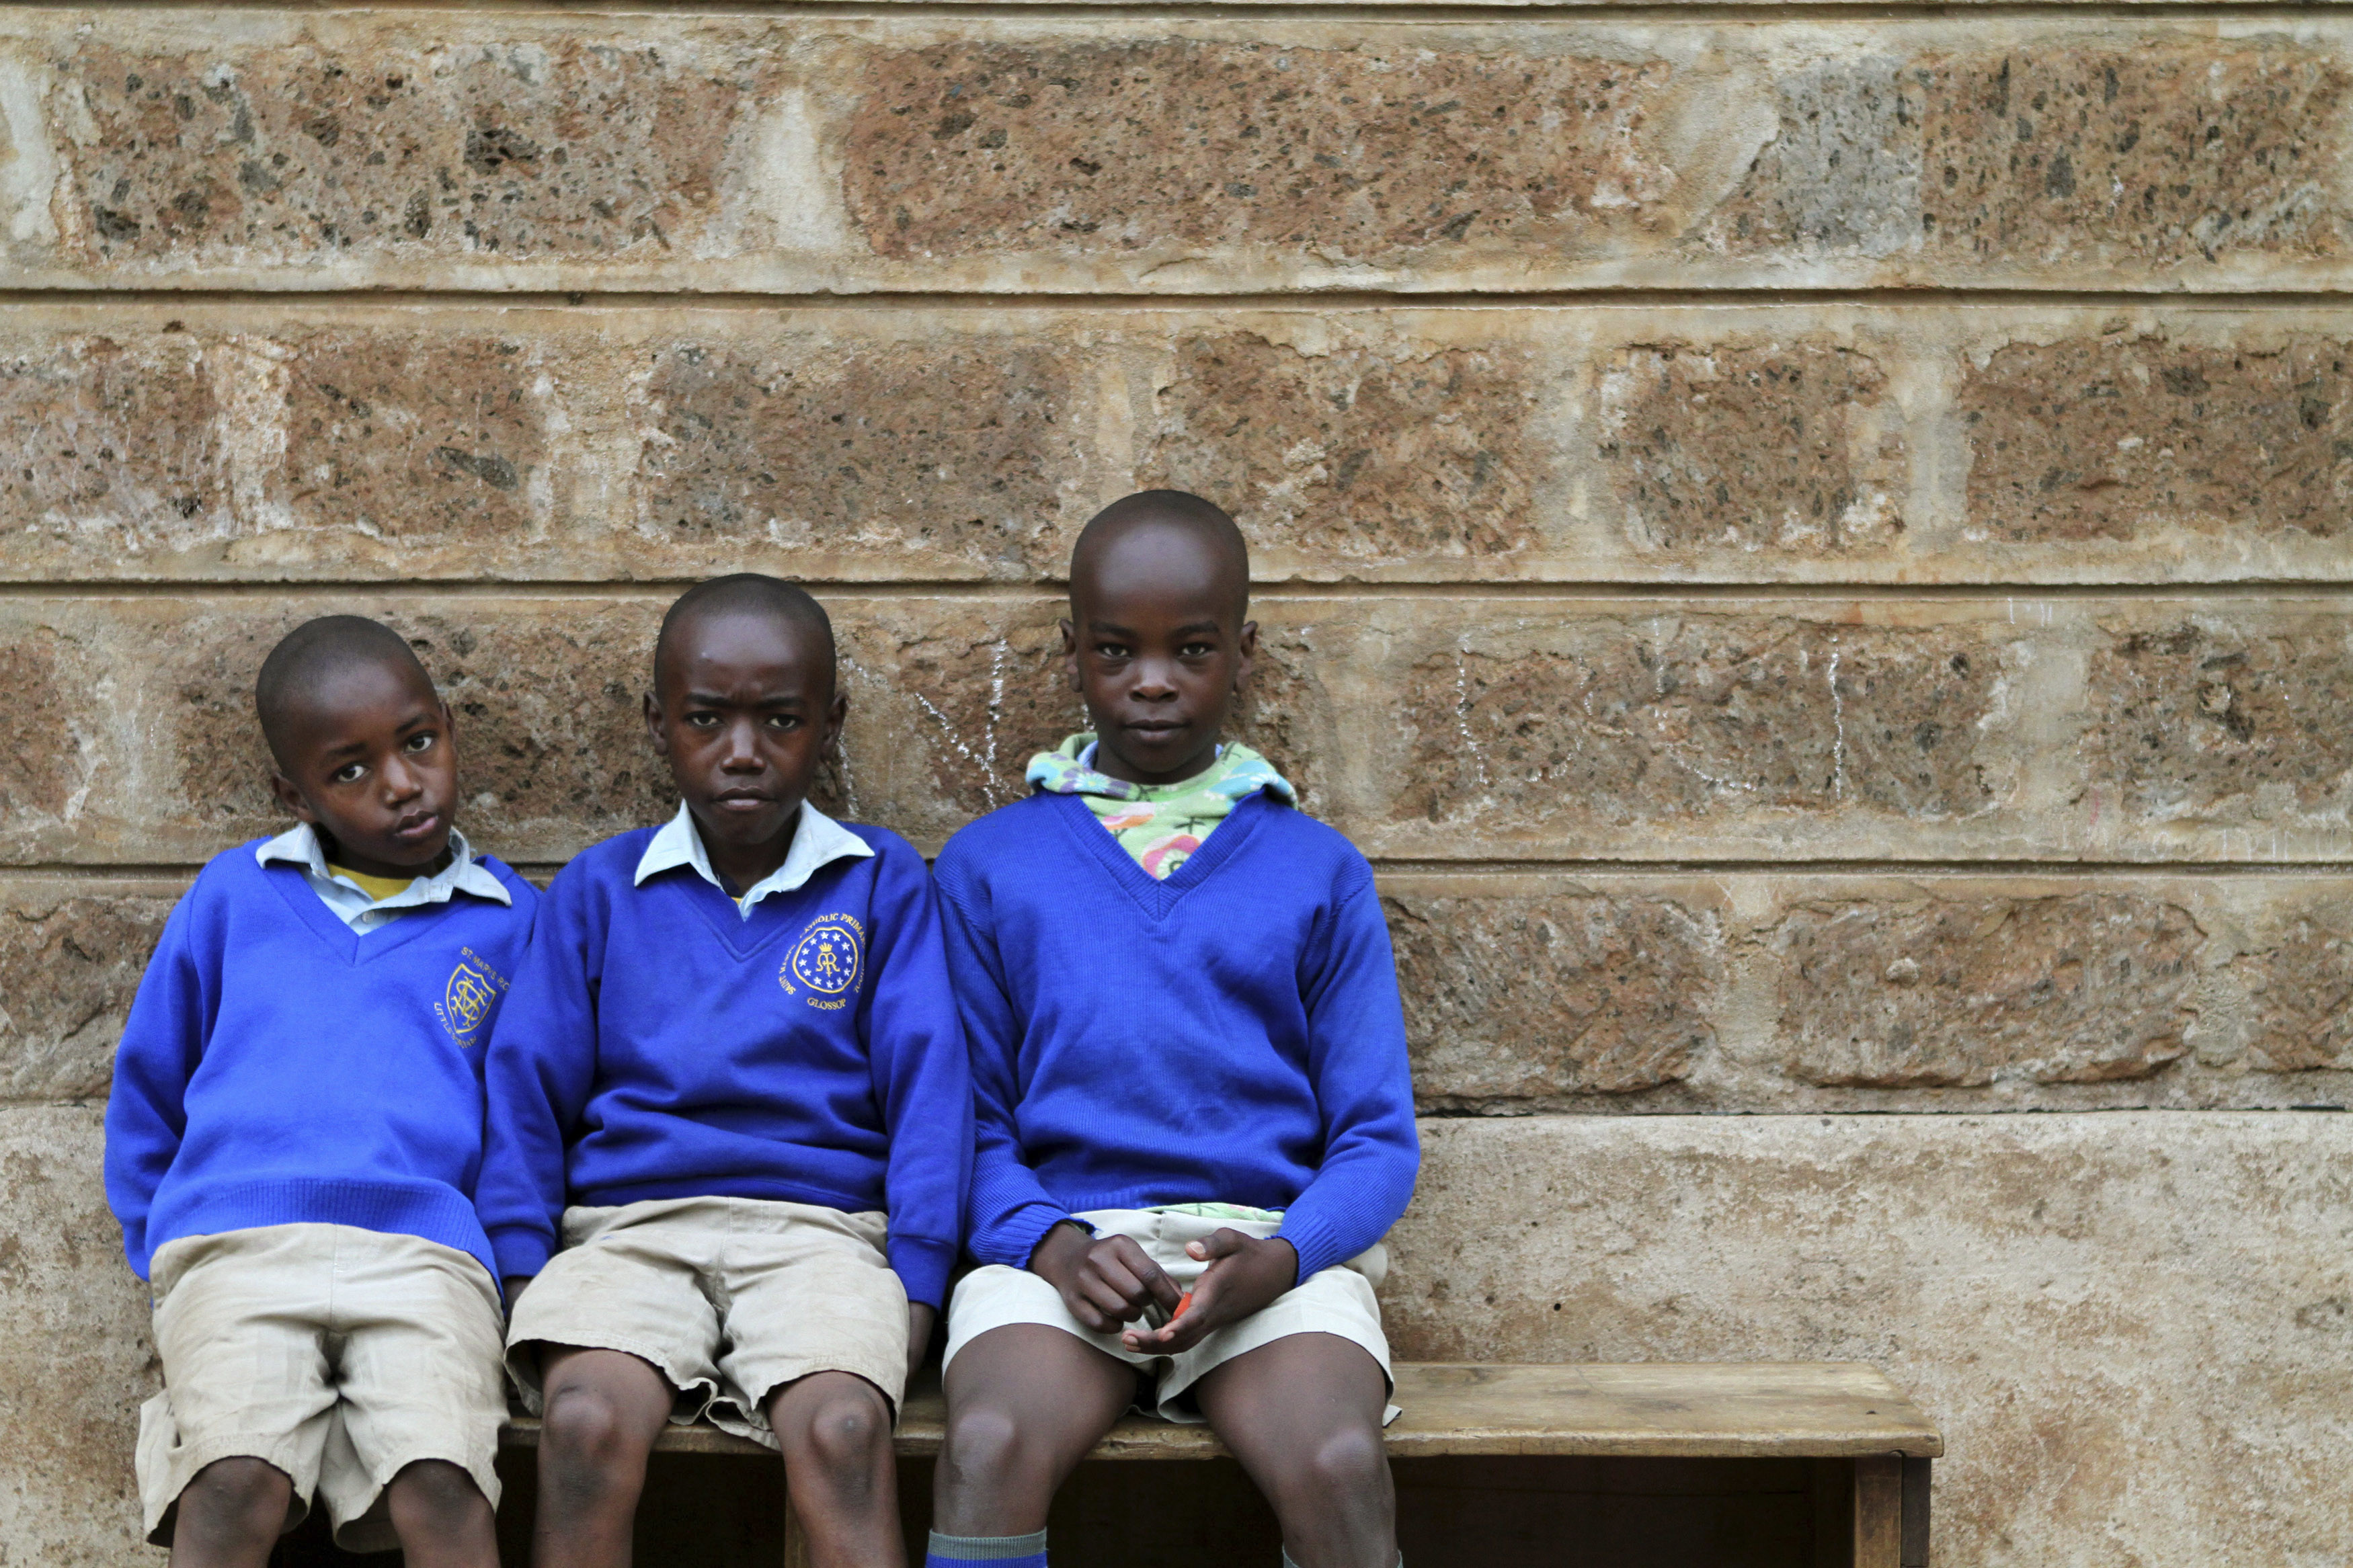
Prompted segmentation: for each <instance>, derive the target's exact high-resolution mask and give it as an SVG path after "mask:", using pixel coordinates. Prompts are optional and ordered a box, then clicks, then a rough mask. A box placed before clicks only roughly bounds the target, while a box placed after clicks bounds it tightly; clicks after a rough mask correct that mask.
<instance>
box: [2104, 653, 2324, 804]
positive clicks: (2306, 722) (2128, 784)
mask: <svg viewBox="0 0 2353 1568" xmlns="http://www.w3.org/2000/svg"><path fill="white" fill-rule="evenodd" d="M2087 685H2088V687H2089V689H2090V695H2091V722H2090V726H2089V730H2088V732H2087V735H2086V747H2087V749H2088V750H2089V751H2090V752H2092V754H2093V757H2094V765H2093V772H2092V777H2093V787H2094V788H2104V789H2105V790H2109V791H2113V792H2114V795H2113V796H2112V797H2111V798H2119V799H2120V800H2121V803H2122V805H2124V806H2125V808H2126V810H2127V811H2129V812H2130V813H2132V814H2133V815H2134V816H2138V817H2140V818H2143V819H2145V820H2151V821H2158V822H2166V821H2172V820H2175V819H2181V818H2189V819H2200V818H2204V819H2210V820H2211V819H2217V818H2220V819H2225V820H2233V821H2247V820H2252V821H2253V822H2255V823H2258V824H2266V825H2271V826H2295V825H2296V824H2298V823H2300V822H2301V821H2304V820H2306V819H2309V818H2317V819H2320V820H2322V821H2324V822H2327V823H2330V824H2335V823H2341V822H2342V821H2344V820H2345V816H2346V811H2347V808H2348V805H2353V632H2348V627H2347V626H2346V624H2345V621H2344V618H2343V617H2342V616H2334V615H2313V616H2294V615H2281V616H2263V617H2260V618H2255V617H2249V618H2247V619H2244V620H2242V619H2239V618H2237V617H2232V616H2223V615H2186V616H2180V617H2179V618H2178V619H2171V620H2167V621H2157V620H2154V619H2151V620H2150V621H2149V622H2148V623H2147V624H2146V625H2135V626H2130V627H2128V628H2127V627H2124V626H2118V627H2117V628H2116V629H2115V630H2114V631H2113V632H2112V634H2111V636H2110V637H2108V638H2107V639H2106V640H2105V643H2104V644H2103V645H2102V646H2100V647H2096V648H2094V651H2093V653H2092V656H2091V663H2090V673H2089V675H2088V677H2087Z"/></svg>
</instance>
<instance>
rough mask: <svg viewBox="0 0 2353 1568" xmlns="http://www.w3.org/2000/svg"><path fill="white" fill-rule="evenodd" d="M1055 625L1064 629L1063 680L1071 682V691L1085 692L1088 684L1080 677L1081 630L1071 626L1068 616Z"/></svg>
mask: <svg viewBox="0 0 2353 1568" xmlns="http://www.w3.org/2000/svg"><path fill="white" fill-rule="evenodd" d="M1055 624H1056V625H1058V626H1060V627H1061V628H1062V675H1063V678H1064V679H1067V680H1069V681H1070V683H1071V690H1073V691H1084V690H1085V689H1087V686H1086V682H1085V681H1084V680H1083V679H1081V677H1080V675H1079V628H1078V627H1076V626H1072V625H1071V618H1070V616H1063V617H1062V618H1061V619H1060V621H1058V622H1057V623H1055Z"/></svg>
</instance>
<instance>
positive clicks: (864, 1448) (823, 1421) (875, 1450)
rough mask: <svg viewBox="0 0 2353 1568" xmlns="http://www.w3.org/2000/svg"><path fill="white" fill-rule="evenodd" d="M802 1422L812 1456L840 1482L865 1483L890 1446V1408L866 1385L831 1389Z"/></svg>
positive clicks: (820, 1466)
mask: <svg viewBox="0 0 2353 1568" xmlns="http://www.w3.org/2000/svg"><path fill="white" fill-rule="evenodd" d="M803 1421H804V1426H803V1430H804V1432H805V1433H806V1438H805V1441H806V1443H807V1450H808V1453H809V1456H810V1458H814V1459H815V1460H816V1461H817V1463H818V1466H819V1468H822V1469H823V1470H824V1471H825V1472H826V1473H827V1474H828V1475H830V1476H833V1477H835V1478H836V1479H838V1480H840V1481H850V1480H853V1479H854V1480H855V1481H856V1482H857V1483H858V1484H860V1485H862V1484H864V1482H865V1481H866V1479H868V1478H869V1477H871V1475H872V1474H873V1473H874V1469H875V1466H876V1464H877V1463H878V1459H879V1457H880V1456H881V1455H883V1454H885V1453H887V1451H888V1449H889V1447H890V1443H891V1412H890V1409H889V1407H888V1406H887V1405H884V1404H883V1401H882V1396H881V1394H877V1393H874V1392H873V1391H872V1390H871V1389H869V1388H867V1387H866V1386H865V1385H863V1384H856V1385H850V1386H844V1387H841V1388H839V1389H828V1391H827V1392H826V1394H825V1395H824V1396H823V1398H822V1399H820V1400H819V1401H818V1402H817V1403H816V1405H814V1407H813V1408H811V1409H810V1410H808V1411H807V1414H806V1415H805V1416H804V1417H803Z"/></svg>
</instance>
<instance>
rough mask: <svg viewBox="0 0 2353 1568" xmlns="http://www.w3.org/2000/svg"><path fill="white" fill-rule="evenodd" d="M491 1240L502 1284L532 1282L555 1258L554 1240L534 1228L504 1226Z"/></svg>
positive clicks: (491, 1235) (500, 1227) (494, 1230)
mask: <svg viewBox="0 0 2353 1568" xmlns="http://www.w3.org/2000/svg"><path fill="white" fill-rule="evenodd" d="M490 1237H491V1257H492V1258H495V1259H496V1260H497V1261H498V1266H499V1278H500V1279H501V1280H506V1279H530V1278H531V1277H532V1276H533V1275H534V1274H537V1273H538V1272H539V1271H540V1270H541V1269H543V1268H546V1267H547V1260H548V1259H549V1258H553V1257H554V1256H555V1247H554V1237H551V1236H549V1235H548V1234H547V1232H545V1231H543V1230H541V1229H538V1228H537V1227H535V1226H498V1227H496V1228H495V1229H493V1230H491V1233H490Z"/></svg>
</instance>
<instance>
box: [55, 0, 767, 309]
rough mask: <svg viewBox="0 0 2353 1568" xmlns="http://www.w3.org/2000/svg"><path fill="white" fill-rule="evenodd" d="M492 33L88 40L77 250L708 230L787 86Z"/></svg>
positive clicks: (640, 235) (538, 239) (403, 245)
mask: <svg viewBox="0 0 2353 1568" xmlns="http://www.w3.org/2000/svg"><path fill="white" fill-rule="evenodd" d="M190 31H192V32H195V31H200V29H194V28H192V29H190ZM472 31H476V33H477V36H476V37H475V38H473V39H467V40H463V41H460V39H459V38H451V39H449V40H448V41H446V42H442V43H440V44H438V45H436V44H431V43H427V42H425V41H423V40H421V39H419V38H417V37H416V36H415V35H414V33H412V32H411V31H410V30H409V29H407V28H406V27H402V26H398V25H397V24H396V25H394V26H390V27H386V28H384V29H381V30H371V31H370V32H369V33H368V34H366V35H364V36H360V37H352V38H350V39H349V40H348V41H347V42H343V43H340V44H339V43H335V42H317V41H313V40H312V39H311V38H306V37H297V38H288V39H286V40H284V41H283V42H279V43H276V44H269V43H261V44H256V43H250V42H246V41H244V40H237V41H235V42H232V41H230V39H229V38H227V37H223V38H221V39H220V40H219V41H218V42H216V43H214V44H212V45H210V46H206V45H204V44H196V45H195V47H189V45H188V44H186V43H181V44H178V45H164V44H162V43H160V41H159V43H157V44H153V45H147V46H144V47H142V46H139V45H133V44H128V43H118V42H116V41H115V39H116V38H118V37H121V34H120V33H119V32H118V31H116V30H114V29H107V30H105V31H103V32H100V33H99V34H98V35H97V36H95V37H83V38H76V39H75V40H73V42H72V43H71V44H69V45H65V47H61V48H60V49H59V50H58V54H57V55H56V56H55V57H54V60H53V63H54V68H56V70H57V71H58V77H59V83H58V94H57V95H58V96H59V97H63V98H66V99H68V100H69V101H70V102H72V103H73V105H74V106H75V112H77V113H78V114H79V116H81V117H83V118H82V120H81V121H80V124H79V127H78V128H79V129H81V130H82V131H83V132H84V134H82V135H79V136H74V137H70V138H64V139H60V144H59V145H58V147H57V148H56V153H57V154H58V156H59V157H60V158H61V159H62V160H63V161H64V163H66V171H65V180H66V184H67V186H68V188H69V190H70V191H71V193H72V194H71V195H70V196H69V197H67V198H66V199H64V200H62V201H59V202H58V203H57V204H56V207H55V211H56V213H57V216H58V226H59V228H60V230H61V231H62V233H63V236H64V237H65V238H66V242H67V245H68V247H69V252H70V253H71V254H72V255H74V256H75V258H77V260H78V261H79V263H80V264H81V265H83V266H86V267H89V268H93V269H104V268H108V267H109V266H110V265H121V264H124V263H131V262H137V261H145V262H164V263H167V264H171V265H174V266H183V267H185V266H205V265H213V266H224V265H226V266H250V265H253V264H255V263H257V262H258V263H261V264H263V265H269V264H271V263H276V264H286V263H296V264H299V263H301V262H304V261H307V260H310V259H312V258H329V257H333V256H336V255H339V254H348V253H352V252H354V251H356V252H358V253H360V254H362V255H371V254H372V255H375V256H378V257H386V258H390V257H401V258H417V259H423V258H470V257H474V256H478V255H504V256H509V257H514V258H534V257H543V256H559V257H629V256H632V255H636V254H648V255H659V254H661V253H663V252H667V251H670V250H671V249H673V248H674V247H680V246H688V247H692V246H694V245H695V244H696V243H697V242H698V240H700V239H701V237H702V235H703V233H704V231H705V230H706V229H707V228H708V227H709V226H710V225H711V224H712V220H713V219H714V217H716V216H717V215H718V211H719V202H720V195H721V185H722V184H723V179H724V176H725V171H726V166H727V163H728V161H729V159H730V156H731V153H732V151H733V148H732V143H733V142H734V141H735V140H736V139H737V137H738V136H739V135H740V134H741V131H740V128H739V127H738V125H737V123H736V121H737V119H738V116H739V115H740V114H741V113H743V112H744V111H745V110H749V109H750V107H751V106H752V105H753V104H754V103H755V102H756V101H758V100H759V98H760V97H761V96H762V90H763V89H764V87H765V85H766V83H765V81H764V80H763V75H762V72H761V71H760V69H759V68H758V67H757V66H756V64H754V62H753V61H751V60H750V59H748V58H736V57H733V56H732V55H731V56H730V58H725V59H723V60H722V59H718V58H710V57H707V56H704V57H702V58H695V57H696V56H697V55H699V54H700V53H701V51H694V50H691V48H690V49H689V50H688V51H686V52H687V53H688V55H689V58H686V59H681V58H678V55H679V53H680V51H679V50H678V49H677V48H676V47H672V48H671V49H670V50H668V51H666V50H665V49H664V47H662V46H661V45H660V44H656V43H652V42H638V43H635V44H629V43H625V42H622V41H620V40H617V39H615V40H609V41H608V40H606V39H601V38H590V37H569V38H567V37H551V36H549V35H547V34H546V33H545V32H543V31H540V32H536V33H533V32H526V33H525V34H524V35H523V36H522V37H511V38H508V39H501V40H493V39H491V38H489V37H481V36H480V32H479V30H472ZM59 42H60V44H64V40H63V39H60V40H59ZM666 54H667V58H666Z"/></svg>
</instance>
